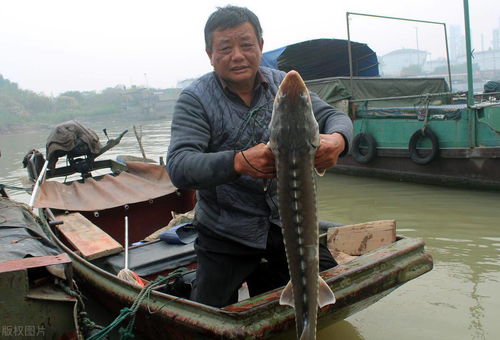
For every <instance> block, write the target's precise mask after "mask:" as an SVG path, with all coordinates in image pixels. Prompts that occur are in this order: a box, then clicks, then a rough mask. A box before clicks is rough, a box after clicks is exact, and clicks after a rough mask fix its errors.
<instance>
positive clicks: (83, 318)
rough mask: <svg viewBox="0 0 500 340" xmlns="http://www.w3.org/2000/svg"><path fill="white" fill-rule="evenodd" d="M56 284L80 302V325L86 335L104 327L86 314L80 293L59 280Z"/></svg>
mask: <svg viewBox="0 0 500 340" xmlns="http://www.w3.org/2000/svg"><path fill="white" fill-rule="evenodd" d="M56 284H57V285H58V286H59V287H61V288H62V290H63V291H64V292H65V293H66V294H68V295H70V296H73V297H75V298H76V299H77V300H78V304H79V305H80V308H78V310H79V312H78V324H79V325H80V328H81V330H82V332H83V333H84V334H90V332H91V331H92V330H94V329H102V328H103V327H102V326H100V325H98V324H96V323H95V322H94V321H92V320H91V319H90V318H89V317H88V314H87V312H85V304H84V303H83V298H82V294H80V292H78V291H75V290H73V289H71V288H70V287H69V286H68V285H67V284H66V283H65V282H64V281H62V280H57V281H56Z"/></svg>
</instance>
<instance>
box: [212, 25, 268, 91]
mask: <svg viewBox="0 0 500 340" xmlns="http://www.w3.org/2000/svg"><path fill="white" fill-rule="evenodd" d="M262 46H263V41H262V40H261V41H258V39H257V36H256V34H255V30H254V28H253V26H252V24H250V23H249V22H245V23H243V24H241V25H239V26H236V27H233V28H228V29H225V30H216V31H214V32H213V33H212V50H211V51H208V50H207V54H208V57H209V58H210V63H211V64H212V66H213V67H214V70H215V72H216V73H217V74H218V75H219V77H221V78H222V79H223V80H224V81H225V82H227V83H228V86H229V87H231V86H233V87H242V86H253V83H254V80H255V75H256V73H257V70H258V68H259V65H260V59H261V57H262Z"/></svg>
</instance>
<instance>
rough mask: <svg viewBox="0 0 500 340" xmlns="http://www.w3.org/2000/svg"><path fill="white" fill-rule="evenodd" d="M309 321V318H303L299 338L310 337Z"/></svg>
mask: <svg viewBox="0 0 500 340" xmlns="http://www.w3.org/2000/svg"><path fill="white" fill-rule="evenodd" d="M310 328H311V323H310V322H309V320H307V319H305V320H304V326H303V327H302V334H301V335H300V340H309V339H311V334H310V333H311V330H310Z"/></svg>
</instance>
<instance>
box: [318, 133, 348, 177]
mask: <svg viewBox="0 0 500 340" xmlns="http://www.w3.org/2000/svg"><path fill="white" fill-rule="evenodd" d="M319 137H320V143H319V147H318V150H316V155H315V158H314V167H315V168H316V169H318V171H323V170H326V169H328V168H331V167H332V166H334V165H335V164H337V160H338V158H339V155H340V154H341V153H342V151H344V149H345V140H344V136H342V135H341V134H340V133H337V132H334V133H332V134H331V135H323V134H320V135H319Z"/></svg>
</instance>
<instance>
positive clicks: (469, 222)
mask: <svg viewBox="0 0 500 340" xmlns="http://www.w3.org/2000/svg"><path fill="white" fill-rule="evenodd" d="M319 188H320V202H319V210H320V212H319V213H320V217H321V218H322V219H329V220H335V221H339V222H343V223H359V222H364V221H369V220H377V219H396V220H397V224H398V233H399V234H403V235H406V236H411V237H421V238H424V240H425V242H426V245H427V249H428V250H429V252H430V253H431V254H432V255H433V258H434V263H435V267H434V269H433V271H431V272H430V273H428V274H425V275H424V276H422V277H420V278H418V279H416V280H414V281H412V282H410V283H407V284H406V285H404V286H402V287H401V288H399V289H398V290H396V291H395V292H394V293H392V294H390V295H389V296H388V297H386V298H384V299H382V300H381V301H380V302H378V303H377V304H375V305H373V306H372V307H370V308H368V309H367V310H365V311H363V312H361V313H358V314H356V315H354V316H352V317H350V318H348V319H347V320H348V321H349V322H351V323H352V324H353V325H354V326H355V327H356V328H357V329H358V330H359V331H360V333H361V335H362V336H363V337H365V338H366V339H496V338H497V336H498V334H500V325H499V324H498V322H496V321H494V320H497V319H498V318H499V317H500V298H499V297H498V294H497V291H498V288H500V285H499V282H500V247H499V242H498V227H499V225H498V216H499V213H498V209H499V207H500V205H499V202H500V193H498V192H484V191H471V190H469V191H465V190H459V189H454V188H441V187H435V186H424V185H416V184H411V183H398V182H388V181H383V180H376V179H367V178H358V177H349V176H339V175H331V176H327V177H325V178H322V179H320V185H319ZM495 288H496V289H495ZM393 326H394V327H393ZM325 339H326V338H325Z"/></svg>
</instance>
